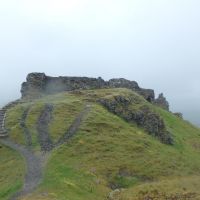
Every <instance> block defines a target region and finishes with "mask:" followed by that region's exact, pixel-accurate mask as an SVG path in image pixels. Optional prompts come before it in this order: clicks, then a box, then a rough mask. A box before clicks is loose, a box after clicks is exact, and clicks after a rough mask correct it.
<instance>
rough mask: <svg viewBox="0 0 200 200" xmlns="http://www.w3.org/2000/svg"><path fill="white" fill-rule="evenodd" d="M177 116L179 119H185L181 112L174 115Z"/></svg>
mask: <svg viewBox="0 0 200 200" xmlns="http://www.w3.org/2000/svg"><path fill="white" fill-rule="evenodd" d="M173 114H174V115H175V116H177V117H178V118H180V119H183V114H182V113H180V112H176V113H173Z"/></svg>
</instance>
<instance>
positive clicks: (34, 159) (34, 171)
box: [0, 104, 91, 200]
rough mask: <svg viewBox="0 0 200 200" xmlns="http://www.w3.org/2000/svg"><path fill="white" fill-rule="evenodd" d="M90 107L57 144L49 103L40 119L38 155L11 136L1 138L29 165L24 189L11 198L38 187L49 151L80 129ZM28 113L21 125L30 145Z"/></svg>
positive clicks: (89, 107) (24, 115) (25, 193)
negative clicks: (52, 132) (53, 141)
mask: <svg viewBox="0 0 200 200" xmlns="http://www.w3.org/2000/svg"><path fill="white" fill-rule="evenodd" d="M90 109H91V105H86V106H85V108H84V110H83V111H82V112H81V113H80V114H79V115H78V116H77V117H76V119H75V120H74V122H73V123H72V125H71V126H70V128H69V129H68V130H67V131H66V133H65V134H64V135H63V136H62V137H61V138H60V139H59V140H58V142H57V143H56V144H53V143H52V141H51V139H50V136H49V132H48V124H49V122H50V121H51V114H52V110H53V107H52V105H49V104H47V105H46V106H45V108H44V110H43V112H42V113H41V116H40V117H39V120H38V127H37V129H38V140H39V142H40V146H41V152H40V153H39V154H38V155H36V154H35V153H34V152H33V151H32V150H31V149H30V148H29V146H28V147H27V146H22V145H19V144H15V143H14V142H12V141H11V140H10V139H9V138H7V139H0V143H2V144H3V145H5V146H7V147H9V148H11V149H14V150H15V151H17V152H19V153H20V154H21V155H22V156H23V157H24V159H25V162H26V166H27V171H26V175H25V181H24V186H23V188H22V190H21V191H20V192H18V193H16V194H15V195H14V196H13V197H12V198H11V199H10V200H17V199H19V198H20V197H23V196H26V195H27V194H30V193H32V192H33V191H34V190H35V189H36V188H37V186H38V185H39V183H40V182H41V180H42V174H43V167H44V163H45V161H46V159H47V156H48V155H49V154H47V152H48V151H49V152H50V150H52V149H53V148H55V147H58V146H60V145H62V144H63V143H65V142H68V140H69V139H71V138H72V137H73V136H74V135H75V133H76V132H77V131H78V129H79V128H80V125H81V123H82V121H83V120H84V118H85V116H86V115H87V114H88V112H89V111H90ZM27 115H28V110H26V111H25V112H24V114H23V117H22V120H21V126H22V127H23V128H24V131H25V137H26V141H27V144H28V145H30V144H31V135H30V133H29V130H28V129H27V127H26V125H25V120H26V117H27ZM47 145H48V146H47Z"/></svg>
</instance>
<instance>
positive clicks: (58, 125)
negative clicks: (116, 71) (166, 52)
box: [0, 89, 200, 200]
mask: <svg viewBox="0 0 200 200" xmlns="http://www.w3.org/2000/svg"><path fill="white" fill-rule="evenodd" d="M116 97H124V98H125V99H129V104H128V109H124V110H125V111H127V112H126V113H123V112H122V111H123V109H122V110H118V111H116V110H114V111H113V112H112V111H111V110H109V109H108V107H106V106H104V104H102V101H101V100H102V99H103V100H105V99H106V100H108V101H109V102H112V100H113V99H116ZM118 103H119V104H120V102H118ZM86 104H87V105H89V106H90V111H89V112H88V113H87V115H86V116H85V119H84V121H83V122H82V123H81V127H80V128H79V130H78V132H76V134H75V135H74V136H73V137H72V138H70V140H69V141H67V142H66V143H64V144H62V145H61V146H58V147H55V148H53V150H52V152H51V153H49V156H48V160H47V161H46V165H45V170H44V174H43V180H42V182H41V184H40V185H39V187H38V189H37V190H36V191H35V192H34V193H33V194H29V195H28V196H25V197H23V198H22V199H23V200H35V199H38V200H94V199H95V200H105V199H108V200H146V199H161V200H162V199H163V200H164V199H200V192H199V187H200V129H198V128H196V127H194V126H193V125H191V124H190V123H189V122H187V121H184V120H182V119H180V118H178V117H177V116H175V115H173V114H172V113H170V112H168V111H165V110H163V109H161V108H159V107H157V106H154V105H153V104H151V103H149V102H147V101H146V100H145V99H144V98H143V97H142V96H139V95H138V94H136V93H134V92H133V91H131V90H128V89H99V90H84V91H76V92H69V93H60V94H56V95H49V96H44V97H42V98H40V99H37V100H34V101H26V102H23V103H21V104H18V105H17V106H15V107H14V108H12V109H10V110H9V111H8V113H7V119H6V127H7V128H8V130H9V134H10V138H11V139H12V141H14V142H15V143H19V144H22V145H30V146H31V148H32V149H33V151H35V152H36V153H37V152H39V151H40V148H41V144H40V140H39V139H38V130H39V129H38V120H39V119H40V117H41V111H42V110H44V108H45V106H46V105H51V106H52V112H51V116H50V117H49V120H48V121H47V124H46V125H47V127H46V129H47V130H46V131H48V133H49V136H50V139H51V141H52V143H56V142H57V141H59V139H60V138H62V136H63V135H64V134H65V133H66V132H67V130H68V129H69V127H70V126H71V124H72V123H73V121H74V119H75V118H76V117H77V115H78V114H79V113H80V112H82V111H83V109H84V106H85V105H86ZM124 106H125V105H124V104H123V102H122V104H121V105H119V107H121V108H123V107H124ZM144 106H145V108H148V110H149V111H150V112H151V114H152V113H153V115H154V116H157V117H156V119H158V120H159V121H158V122H159V123H160V124H161V125H160V126H159V127H162V128H163V129H162V131H164V132H163V133H164V134H165V136H164V139H163V138H162V137H161V135H159V134H153V133H152V132H151V131H148V130H149V129H147V128H149V126H148V124H147V123H146V121H144V125H145V126H144V127H143V126H142V124H140V123H136V122H134V121H133V120H129V118H127V117H126V116H127V114H130V113H135V112H137V111H139V112H140V111H141V108H143V107H144ZM148 113H149V112H148ZM130 119H132V118H130ZM145 119H146V118H145ZM162 123H163V124H162ZM150 128H151V127H150ZM27 132H28V134H30V136H31V143H28V142H27V137H26V135H27ZM169 138H170V141H171V139H172V140H173V142H170V143H169V144H167V143H166V141H168V139H169ZM29 142H30V141H29ZM0 155H1V157H0V161H1V164H0V169H1V172H2V171H3V173H1V174H0V185H1V186H0V199H2V200H3V199H4V200H5V199H9V196H10V195H11V194H14V193H15V192H16V190H18V189H19V188H20V187H22V178H23V176H24V173H25V172H24V169H25V166H24V165H23V164H24V162H23V159H21V157H20V156H18V155H17V154H16V153H15V152H13V151H11V150H9V149H7V148H6V147H4V146H2V148H1V149H0ZM5 180H6V182H5ZM2 185H3V186H2Z"/></svg>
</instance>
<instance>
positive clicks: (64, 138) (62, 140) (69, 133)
mask: <svg viewBox="0 0 200 200" xmlns="http://www.w3.org/2000/svg"><path fill="white" fill-rule="evenodd" d="M90 109H91V105H89V104H87V105H86V106H85V108H84V110H83V111H82V112H81V113H79V115H78V116H77V117H76V119H75V120H74V121H73V123H72V125H71V126H70V127H69V129H68V130H67V131H66V133H65V134H64V135H63V136H62V137H61V138H60V139H59V140H58V142H57V143H56V144H55V147H57V146H60V145H62V144H63V143H65V142H67V141H68V140H69V139H71V138H72V137H73V136H74V135H75V133H76V132H77V131H78V129H79V128H80V125H81V122H82V121H83V120H84V118H85V116H86V115H87V114H88V113H89V111H90Z"/></svg>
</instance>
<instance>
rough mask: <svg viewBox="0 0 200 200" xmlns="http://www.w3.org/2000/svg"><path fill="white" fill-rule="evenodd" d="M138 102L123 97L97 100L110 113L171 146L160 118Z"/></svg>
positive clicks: (171, 141) (171, 142) (168, 134)
mask: <svg viewBox="0 0 200 200" xmlns="http://www.w3.org/2000/svg"><path fill="white" fill-rule="evenodd" d="M138 101H139V100H138V99H135V98H132V97H124V96H115V97H114V98H112V99H105V98H103V99H100V100H99V102H100V103H101V104H102V105H103V106H104V107H106V108H107V109H108V110H109V111H110V112H112V113H114V114H116V115H118V116H120V117H122V118H123V119H125V120H126V121H128V122H130V123H135V124H137V125H138V126H139V127H142V128H144V129H145V130H146V131H147V132H148V133H149V134H150V135H152V136H155V137H156V138H158V139H159V140H160V141H161V142H162V143H165V144H173V140H172V137H171V134H170V133H169V132H168V131H167V129H166V127H165V124H164V121H163V120H162V118H161V117H160V116H159V115H158V114H157V113H155V112H154V111H153V110H151V109H150V108H149V107H148V106H146V105H142V106H138V105H139V103H138ZM134 104H138V105H137V106H135V107H133V106H132V105H134Z"/></svg>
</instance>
